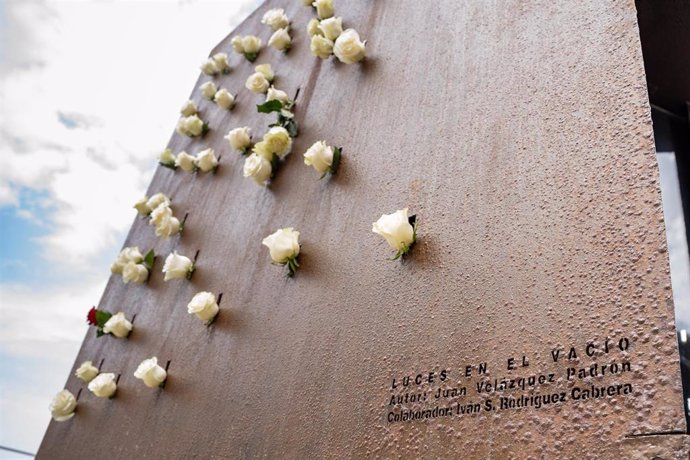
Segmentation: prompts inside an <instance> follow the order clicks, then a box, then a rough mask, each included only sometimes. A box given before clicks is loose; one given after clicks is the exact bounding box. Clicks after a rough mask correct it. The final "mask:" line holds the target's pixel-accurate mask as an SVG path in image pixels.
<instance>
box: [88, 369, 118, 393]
mask: <svg viewBox="0 0 690 460" xmlns="http://www.w3.org/2000/svg"><path fill="white" fill-rule="evenodd" d="M89 390H90V391H91V393H93V394H95V395H96V396H98V397H99V398H110V397H112V396H113V395H114V394H115V391H117V384H116V383H115V374H113V373H110V372H108V373H105V374H98V377H96V378H95V379H93V380H91V382H89Z"/></svg>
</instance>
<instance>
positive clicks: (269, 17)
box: [261, 8, 290, 30]
mask: <svg viewBox="0 0 690 460" xmlns="http://www.w3.org/2000/svg"><path fill="white" fill-rule="evenodd" d="M261 24H266V25H267V26H269V27H270V28H271V29H273V30H278V29H284V28H286V27H289V26H290V19H289V18H288V17H287V15H286V14H285V10H284V9H282V8H273V9H270V10H268V11H266V12H265V13H264V16H263V18H261Z"/></svg>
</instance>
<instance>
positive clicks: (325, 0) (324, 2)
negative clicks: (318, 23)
mask: <svg viewBox="0 0 690 460" xmlns="http://www.w3.org/2000/svg"><path fill="white" fill-rule="evenodd" d="M312 6H313V7H314V8H316V15H317V16H318V17H319V19H327V18H330V17H331V16H333V15H334V14H335V8H334V7H333V0H316V1H315V2H313V3H312Z"/></svg>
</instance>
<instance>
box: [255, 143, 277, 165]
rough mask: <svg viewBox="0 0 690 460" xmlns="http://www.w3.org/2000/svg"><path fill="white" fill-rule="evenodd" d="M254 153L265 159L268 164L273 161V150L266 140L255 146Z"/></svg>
mask: <svg viewBox="0 0 690 460" xmlns="http://www.w3.org/2000/svg"><path fill="white" fill-rule="evenodd" d="M252 153H253V154H256V155H259V156H260V157H262V158H265V159H266V161H268V162H271V161H273V150H272V149H271V145H270V144H269V143H268V142H266V141H265V140H262V141H259V142H257V143H256V144H254V148H253V149H252Z"/></svg>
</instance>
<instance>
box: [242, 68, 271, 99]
mask: <svg viewBox="0 0 690 460" xmlns="http://www.w3.org/2000/svg"><path fill="white" fill-rule="evenodd" d="M254 71H255V72H254V73H253V74H251V75H250V76H249V77H248V78H247V81H246V82H245V84H244V86H245V87H246V88H247V89H248V90H249V91H251V92H253V93H257V94H264V93H266V91H268V88H269V86H270V85H271V82H272V81H273V79H274V78H275V73H274V72H273V69H272V68H271V64H259V65H257V66H256V67H254Z"/></svg>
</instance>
